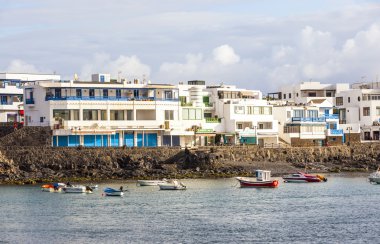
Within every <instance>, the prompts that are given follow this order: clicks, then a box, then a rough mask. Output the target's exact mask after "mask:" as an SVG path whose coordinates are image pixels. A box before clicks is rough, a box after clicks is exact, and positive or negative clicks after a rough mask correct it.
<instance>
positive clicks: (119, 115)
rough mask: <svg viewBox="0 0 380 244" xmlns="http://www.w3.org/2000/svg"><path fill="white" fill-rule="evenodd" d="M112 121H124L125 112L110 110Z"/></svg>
mask: <svg viewBox="0 0 380 244" xmlns="http://www.w3.org/2000/svg"><path fill="white" fill-rule="evenodd" d="M110 120H124V110H110Z"/></svg>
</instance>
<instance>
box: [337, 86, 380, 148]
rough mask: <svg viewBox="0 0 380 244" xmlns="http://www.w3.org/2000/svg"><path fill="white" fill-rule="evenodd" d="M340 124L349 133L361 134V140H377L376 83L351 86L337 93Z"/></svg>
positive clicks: (379, 106)
mask: <svg viewBox="0 0 380 244" xmlns="http://www.w3.org/2000/svg"><path fill="white" fill-rule="evenodd" d="M335 106H336V107H338V108H339V113H340V123H341V124H342V127H343V128H345V130H347V131H349V132H350V133H359V132H360V133H361V139H362V140H379V139H380V136H379V133H380V132H379V131H380V126H379V125H380V86H379V84H378V82H374V83H360V84H353V85H352V89H350V90H347V91H342V92H340V93H337V95H336V99H335Z"/></svg>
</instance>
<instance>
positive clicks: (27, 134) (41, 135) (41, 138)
mask: <svg viewBox="0 0 380 244" xmlns="http://www.w3.org/2000/svg"><path fill="white" fill-rule="evenodd" d="M12 131H13V132H12V133H9V134H7V135H6V136H3V137H2V138H1V140H0V146H51V138H52V133H51V129H50V127H22V128H20V129H17V130H14V129H13V130H12Z"/></svg>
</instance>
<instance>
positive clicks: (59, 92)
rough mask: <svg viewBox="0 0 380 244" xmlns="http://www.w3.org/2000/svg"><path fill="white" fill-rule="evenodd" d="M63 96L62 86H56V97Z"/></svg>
mask: <svg viewBox="0 0 380 244" xmlns="http://www.w3.org/2000/svg"><path fill="white" fill-rule="evenodd" d="M61 96H62V90H61V88H56V89H55V97H56V98H61Z"/></svg>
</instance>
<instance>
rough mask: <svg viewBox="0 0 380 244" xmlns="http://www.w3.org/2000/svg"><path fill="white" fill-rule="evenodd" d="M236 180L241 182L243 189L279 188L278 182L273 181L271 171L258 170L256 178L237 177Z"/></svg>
mask: <svg viewBox="0 0 380 244" xmlns="http://www.w3.org/2000/svg"><path fill="white" fill-rule="evenodd" d="M235 179H236V180H238V181H239V183H240V187H241V188H248V187H249V188H276V187H278V180H272V179H271V172H270V171H269V170H256V178H250V177H236V178H235Z"/></svg>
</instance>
